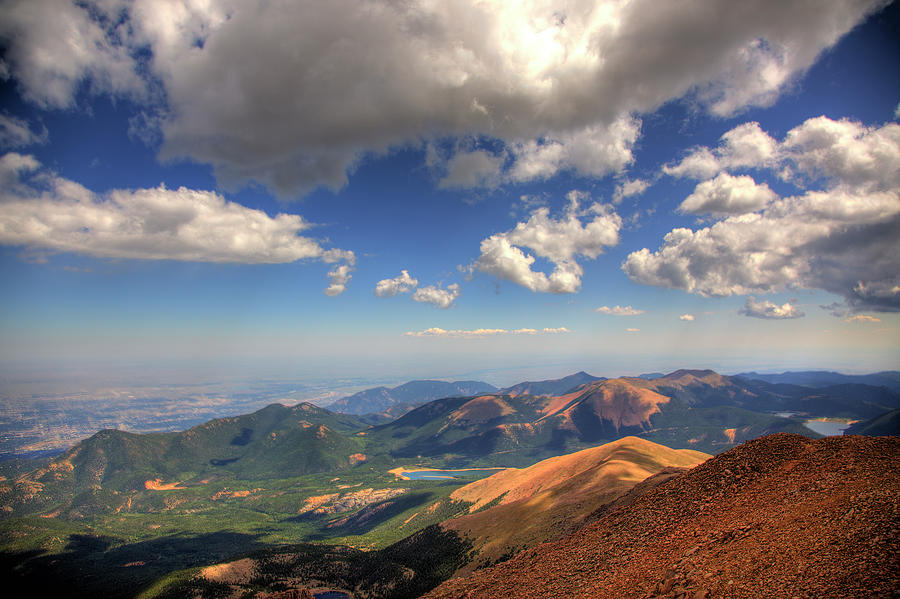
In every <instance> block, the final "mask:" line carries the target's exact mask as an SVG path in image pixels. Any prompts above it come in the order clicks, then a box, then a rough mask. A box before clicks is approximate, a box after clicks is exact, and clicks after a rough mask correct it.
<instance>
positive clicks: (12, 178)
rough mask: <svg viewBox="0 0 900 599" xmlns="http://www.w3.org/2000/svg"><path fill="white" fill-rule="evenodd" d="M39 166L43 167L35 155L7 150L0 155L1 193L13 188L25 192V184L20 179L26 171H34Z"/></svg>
mask: <svg viewBox="0 0 900 599" xmlns="http://www.w3.org/2000/svg"><path fill="white" fill-rule="evenodd" d="M39 168H41V163H40V162H38V161H37V160H36V159H35V158H34V156H31V155H26V154H19V153H17V152H7V153H6V154H4V155H3V156H2V157H0V193H2V192H3V190H11V189H13V188H18V189H17V191H18V192H20V193H21V192H23V191H24V190H23V184H21V183H20V182H19V179H20V178H21V177H22V176H23V175H25V174H26V173H31V172H34V171H36V170H38V169H39ZM25 190H27V188H25Z"/></svg>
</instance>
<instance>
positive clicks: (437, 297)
mask: <svg viewBox="0 0 900 599" xmlns="http://www.w3.org/2000/svg"><path fill="white" fill-rule="evenodd" d="M459 295H460V290H459V284H458V283H453V284H451V285H447V288H446V289H441V287H440V285H428V286H427V287H420V288H419V289H417V290H416V292H415V293H413V296H412V298H413V300H415V301H417V302H422V303H424V304H431V305H432V306H434V307H436V308H440V309H441V310H446V309H447V308H449V307H450V306H452V305H453V302H454V301H456V298H458V297H459Z"/></svg>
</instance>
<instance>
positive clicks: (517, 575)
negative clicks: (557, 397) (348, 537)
mask: <svg viewBox="0 0 900 599" xmlns="http://www.w3.org/2000/svg"><path fill="white" fill-rule="evenodd" d="M898 539H900V439H897V438H885V437H877V438H869V437H857V436H847V437H830V438H825V439H820V440H811V439H808V438H805V437H801V436H797V435H789V434H776V435H771V436H768V437H764V438H761V439H758V440H755V441H750V442H747V443H745V444H743V445H741V446H739V447H736V448H735V449H732V450H730V451H728V452H726V453H723V454H720V455H719V456H716V457H715V458H713V459H710V460H708V461H707V462H705V463H703V464H701V465H700V466H697V467H696V468H693V469H692V470H689V471H687V472H685V473H684V474H682V475H679V476H677V477H675V478H673V479H671V480H669V481H667V482H665V483H663V484H661V485H659V486H657V487H655V488H652V489H650V490H649V491H647V492H646V493H644V494H642V495H641V496H639V497H637V498H636V499H635V500H634V501H633V502H630V503H628V504H626V505H624V506H623V507H620V508H617V509H613V510H611V511H610V512H608V513H606V514H605V515H604V516H603V517H602V518H601V519H600V520H598V521H597V522H594V523H593V524H590V525H588V526H586V527H584V528H582V529H581V530H580V531H578V532H576V533H574V534H572V535H570V536H568V537H566V538H564V539H562V540H559V541H557V542H553V543H545V544H542V545H539V546H537V547H535V548H532V549H529V550H527V551H524V552H522V553H520V554H518V555H517V556H516V557H514V558H513V559H511V560H509V561H508V562H504V563H501V564H498V565H496V566H494V567H491V568H487V569H484V570H481V571H478V572H475V573H474V574H472V575H471V576H469V577H467V578H457V579H452V580H449V581H447V582H445V583H444V584H443V585H441V586H440V587H438V588H437V589H435V590H434V591H432V592H431V593H429V594H428V595H426V597H428V598H430V599H456V598H463V597H466V598H476V597H521V598H535V599H536V598H544V597H567V598H580V597H583V598H588V597H590V598H597V597H635V598H645V599H650V598H662V597H666V598H674V599H712V598H716V597H723V598H724V597H728V598H733V599H739V598H751V597H752V598H759V597H772V598H780V597H784V598H794V597H798V598H799V597H803V598H813V597H835V598H837V597H840V598H848V597H860V598H862V597H865V598H872V597H885V598H887V597H896V591H897V589H898V588H900V559H898V555H900V543H898Z"/></svg>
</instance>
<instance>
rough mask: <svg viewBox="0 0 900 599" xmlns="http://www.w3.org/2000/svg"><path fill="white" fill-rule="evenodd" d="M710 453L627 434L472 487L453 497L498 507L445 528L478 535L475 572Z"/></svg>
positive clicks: (446, 524)
mask: <svg viewBox="0 0 900 599" xmlns="http://www.w3.org/2000/svg"><path fill="white" fill-rule="evenodd" d="M707 458H709V456H708V455H706V454H703V453H700V452H697V451H692V450H674V449H669V448H668V447H664V446H662V445H658V444H656V443H652V442H650V441H646V440H644V439H639V438H637V437H625V438H623V439H619V440H618V441H614V442H612V443H607V444H606V445H602V446H600V447H593V448H590V449H585V450H583V451H579V452H576V453H572V454H569V455H564V456H559V457H555V458H550V459H547V460H544V461H542V462H539V463H537V464H535V465H533V466H530V467H528V468H524V469H516V468H510V469H507V470H504V471H502V472H498V473H497V474H495V475H493V476H490V477H488V478H485V479H482V480H480V481H476V482H474V483H472V484H469V485H466V486H465V487H462V488H461V489H458V490H456V491H455V492H454V493H453V494H452V495H451V498H453V499H458V500H464V501H470V502H472V503H474V505H473V506H472V508H471V509H472V511H475V510H478V509H479V508H482V507H484V506H486V505H487V504H489V503H491V502H496V505H494V506H492V507H489V508H488V509H486V510H484V511H480V512H478V513H472V514H469V515H467V516H463V517H460V518H455V519H453V520H448V521H446V522H444V523H443V526H444V528H445V529H450V530H455V531H457V532H459V533H461V534H464V535H465V536H467V537H468V538H469V539H471V540H473V542H474V544H475V549H476V550H478V552H479V555H478V557H477V558H476V559H475V560H474V561H473V562H472V563H470V564H469V565H468V566H467V568H466V569H465V570H470V569H473V568H475V567H478V566H479V565H481V564H483V563H485V562H494V561H496V560H497V559H498V558H500V557H501V556H503V555H505V554H508V553H509V552H511V551H514V550H520V549H522V548H524V547H530V546H533V545H535V544H537V543H540V542H542V541H546V540H548V539H550V538H553V537H554V536H556V535H558V534H560V533H561V532H563V531H571V530H574V529H576V528H578V527H580V526H581V524H582V523H583V522H584V520H585V518H587V517H588V516H589V515H590V514H591V513H592V512H594V511H595V510H596V509H598V508H600V507H601V506H603V505H604V504H607V503H609V502H611V501H613V500H615V499H616V498H618V497H620V496H621V495H623V494H625V493H626V492H628V491H629V490H630V489H631V488H632V487H633V486H634V485H635V484H637V483H639V482H641V481H643V480H644V479H646V478H648V477H649V476H652V475H654V474H656V473H658V472H660V471H661V470H663V469H665V468H671V467H678V468H689V467H692V466H695V465H696V464H698V463H700V462H703V461H704V460H706V459H707ZM465 570H464V571H465Z"/></svg>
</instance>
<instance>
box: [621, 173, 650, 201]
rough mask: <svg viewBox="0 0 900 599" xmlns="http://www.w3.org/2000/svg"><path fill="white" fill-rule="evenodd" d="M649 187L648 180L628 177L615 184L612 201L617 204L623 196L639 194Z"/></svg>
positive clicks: (628, 196)
mask: <svg viewBox="0 0 900 599" xmlns="http://www.w3.org/2000/svg"><path fill="white" fill-rule="evenodd" d="M648 187H650V181H647V180H646V179H628V180H626V181H624V182H622V183H621V184H619V185H617V186H616V191H615V192H613V202H614V203H616V204H619V203H621V202H622V200H623V199H624V198H630V197H632V196H636V195H640V194H642V193H644V192H645V191H646V190H647V188H648Z"/></svg>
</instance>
